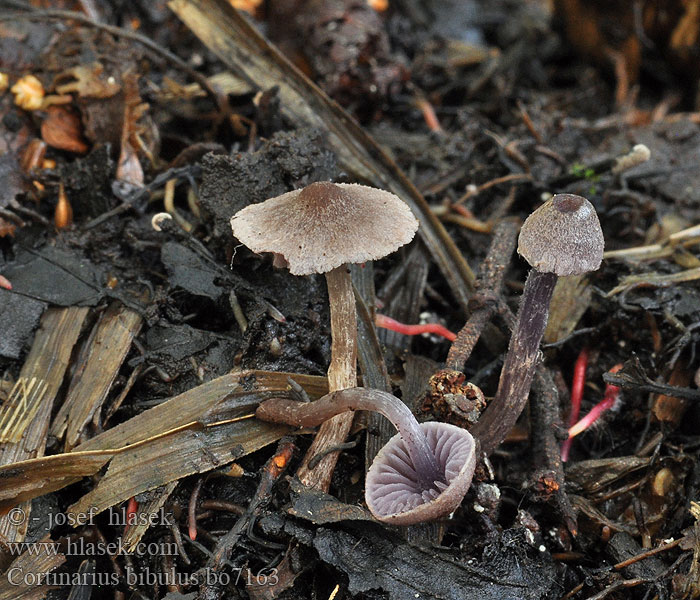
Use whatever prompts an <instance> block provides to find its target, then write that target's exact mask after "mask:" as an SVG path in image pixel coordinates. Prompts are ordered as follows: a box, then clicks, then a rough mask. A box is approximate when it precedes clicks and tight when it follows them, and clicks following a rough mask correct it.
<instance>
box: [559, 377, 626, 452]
mask: <svg viewBox="0 0 700 600" xmlns="http://www.w3.org/2000/svg"><path fill="white" fill-rule="evenodd" d="M621 368H622V365H621V364H619V365H615V366H614V367H613V368H612V369H610V371H608V372H609V373H617V372H618V371H619V370H620V369H621ZM619 395H620V388H619V387H617V386H616V385H612V384H610V383H608V384H607V385H606V386H605V395H604V396H603V399H602V400H601V401H600V402H598V404H596V405H595V406H594V407H593V408H592V409H591V410H590V412H589V413H588V414H587V415H586V416H585V417H583V418H582V419H581V420H579V421H578V422H577V423H575V424H574V425H573V426H572V427H569V439H568V440H567V441H570V440H571V439H572V438H573V437H575V436H577V435H578V434H579V433H581V432H583V431H585V430H586V429H588V428H589V427H590V426H591V425H592V424H593V423H595V422H596V421H597V420H598V419H599V418H600V416H601V415H602V414H603V413H604V412H605V411H606V410H608V409H609V408H611V407H612V405H613V404H615V400H617V397H618V396H619Z"/></svg>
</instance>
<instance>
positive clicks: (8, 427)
mask: <svg viewBox="0 0 700 600" xmlns="http://www.w3.org/2000/svg"><path fill="white" fill-rule="evenodd" d="M47 390H48V385H47V384H46V382H45V381H39V380H37V378H36V377H32V378H31V379H30V380H27V379H26V378H25V377H20V378H19V379H18V380H17V382H16V383H15V385H14V387H13V388H12V390H11V391H10V396H9V397H8V399H7V402H5V404H3V405H2V408H0V442H12V443H13V444H16V443H17V442H19V441H20V440H21V439H22V435H23V434H24V432H25V430H26V429H27V427H29V424H30V423H31V422H32V419H33V418H34V417H35V416H36V413H37V412H38V411H39V408H40V407H41V401H42V400H43V398H44V395H45V394H46V391H47Z"/></svg>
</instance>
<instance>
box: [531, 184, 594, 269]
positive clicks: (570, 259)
mask: <svg viewBox="0 0 700 600" xmlns="http://www.w3.org/2000/svg"><path fill="white" fill-rule="evenodd" d="M603 246H604V241H603V232H602V230H601V228H600V221H598V215H597V214H596V212H595V209H594V208H593V205H592V204H591V203H590V202H589V201H588V200H586V199H585V198H583V197H581V196H576V195H574V194H557V195H556V196H554V197H552V198H551V199H550V200H548V201H547V202H545V203H544V204H543V205H542V206H540V207H539V208H538V209H537V210H536V211H534V212H533V213H532V214H531V215H530V216H529V217H528V218H527V219H526V220H525V223H523V226H522V229H521V230H520V237H518V253H519V254H520V255H521V256H522V257H523V258H524V259H525V260H526V261H527V262H529V263H530V265H531V266H532V267H534V268H535V269H537V270H538V271H541V272H543V273H555V274H557V275H559V276H564V275H580V274H582V273H588V272H589V271H595V270H596V269H598V267H600V263H601V262H602V260H603Z"/></svg>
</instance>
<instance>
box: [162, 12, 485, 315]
mask: <svg viewBox="0 0 700 600" xmlns="http://www.w3.org/2000/svg"><path fill="white" fill-rule="evenodd" d="M168 6H169V7H170V8H171V9H172V10H173V11H174V12H175V13H176V14H177V16H178V17H180V19H182V20H183V21H184V22H185V24H186V25H187V26H188V27H189V28H190V29H191V30H192V31H193V32H194V33H195V35H197V37H199V39H200V40H202V42H203V43H204V44H205V45H206V46H207V47H208V48H209V49H210V50H211V51H212V52H214V54H216V55H217V56H218V57H219V58H220V59H221V60H222V61H223V62H224V64H226V65H227V66H228V67H229V68H230V69H231V70H233V71H235V72H236V73H238V74H241V75H242V76H243V77H244V78H245V79H246V80H248V81H249V82H250V83H251V84H252V85H254V86H256V87H258V88H262V89H268V88H271V87H273V86H278V87H279V96H280V98H281V100H282V102H281V109H280V110H281V112H282V114H283V115H284V116H285V117H286V118H288V119H289V120H290V121H291V122H296V123H299V124H300V125H305V126H309V127H313V128H315V129H317V130H320V131H323V132H324V133H325V134H326V137H327V143H328V144H329V145H330V147H331V148H332V149H333V150H334V151H335V153H336V155H337V157H338V162H339V164H340V166H341V167H342V168H343V169H345V170H346V171H348V172H349V173H351V174H352V175H353V176H354V177H356V178H357V179H359V180H360V181H363V182H366V183H369V184H371V185H374V186H376V187H380V188H383V189H387V190H390V191H391V192H393V193H395V194H396V195H397V196H399V197H400V198H401V199H402V200H403V201H404V202H406V203H407V204H408V205H409V206H410V207H411V210H412V211H413V213H414V214H415V215H416V217H417V218H418V219H419V221H420V224H421V227H420V230H419V233H420V235H421V236H422V238H423V241H424V242H425V244H426V246H427V247H428V249H429V251H430V254H431V255H432V257H433V259H434V260H435V262H436V263H437V265H438V266H439V268H440V270H441V271H442V273H443V275H444V276H445V278H446V279H447V281H448V282H449V285H450V288H451V289H452V293H453V294H454V295H455V298H456V299H457V300H458V301H459V303H460V304H461V305H462V307H463V308H465V310H466V307H467V300H468V298H469V294H470V292H471V290H472V287H473V283H474V274H473V273H472V271H471V269H470V268H469V265H468V264H467V262H466V261H465V260H464V258H463V256H462V254H461V252H460V251H459V250H458V248H457V246H456V245H455V243H454V242H453V241H452V239H451V238H450V236H449V235H448V234H447V232H446V231H445V229H444V227H443V226H442V224H441V223H440V221H439V220H438V219H437V217H436V216H435V215H433V214H432V212H431V211H430V208H429V207H428V204H427V203H426V201H425V199H424V198H423V196H422V195H421V194H420V192H419V191H418V190H417V189H416V187H415V186H414V185H413V184H412V183H411V182H410V181H409V180H408V178H407V177H406V176H405V175H404V173H403V172H402V171H401V169H400V168H399V167H398V166H397V165H396V163H394V161H392V160H391V158H390V157H389V156H388V155H387V154H386V153H385V152H384V150H382V148H381V147H380V146H379V145H378V144H377V143H376V142H375V141H374V140H373V139H372V138H371V137H370V136H369V135H368V134H367V133H365V131H364V130H363V129H362V128H361V127H360V126H359V125H358V124H357V122H356V121H355V120H354V119H353V118H352V117H351V116H350V115H349V114H348V113H346V112H345V111H344V110H343V109H342V108H341V107H340V106H339V105H338V104H336V103H335V102H333V101H332V100H331V99H330V98H329V97H328V96H326V94H324V93H323V91H321V89H319V88H318V87H317V86H316V85H314V84H313V83H312V82H311V81H310V80H309V79H308V78H307V77H306V76H305V75H304V74H303V73H301V72H300V71H299V70H298V69H297V68H296V67H295V66H294V65H292V64H291V63H290V62H289V61H288V60H287V59H286V58H285V57H284V56H282V54H281V53H280V52H279V50H277V48H275V47H274V46H272V45H271V44H269V43H268V42H267V41H266V40H265V39H264V38H263V37H262V36H261V35H260V34H259V33H258V32H257V31H256V30H255V29H254V28H253V27H251V26H250V24H249V23H248V22H247V21H246V20H245V18H243V17H242V16H241V15H240V13H238V12H237V11H236V10H235V9H234V8H233V7H232V6H231V5H230V4H229V3H228V2H226V0H171V1H170V2H169V3H168Z"/></svg>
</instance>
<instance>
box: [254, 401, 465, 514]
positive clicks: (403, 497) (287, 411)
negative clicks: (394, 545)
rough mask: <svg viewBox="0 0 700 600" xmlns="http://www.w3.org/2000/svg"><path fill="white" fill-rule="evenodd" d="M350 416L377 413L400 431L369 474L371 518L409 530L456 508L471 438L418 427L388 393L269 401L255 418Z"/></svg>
mask: <svg viewBox="0 0 700 600" xmlns="http://www.w3.org/2000/svg"><path fill="white" fill-rule="evenodd" d="M354 410H372V411H375V412H379V413H381V414H382V415H384V416H385V417H386V418H387V419H389V420H390V421H391V422H392V423H393V425H394V427H396V429H397V430H398V434H396V435H395V436H394V437H392V438H391V439H390V440H389V442H388V443H387V444H386V445H385V446H384V447H383V448H382V449H381V450H380V451H379V453H378V454H377V456H376V457H375V459H374V462H373V463H372V466H371V467H370V468H369V471H368V472H367V479H366V482H365V501H366V502H367V506H368V507H369V510H370V511H371V513H372V514H373V515H374V516H375V518H377V519H378V520H379V521H383V522H385V523H391V524H394V525H412V524H414V523H420V522H422V521H432V520H435V519H439V518H440V517H444V516H447V515H449V514H450V513H451V512H453V511H454V510H455V509H456V508H457V507H458V506H459V505H460V503H461V502H462V498H464V495H465V494H466V493H467V490H468V489H469V486H470V484H471V480H472V476H473V474H474V467H475V465H476V452H475V443H474V438H473V437H472V436H471V434H470V433H469V432H468V431H466V430H465V429H462V428H460V427H457V426H455V425H450V424H448V423H437V422H429V423H421V424H419V423H418V421H416V418H415V417H414V416H413V413H411V411H410V410H409V409H408V407H407V406H406V405H405V404H404V403H403V402H402V401H401V400H399V399H398V398H396V397H395V396H392V395H391V394H389V393H387V392H383V391H381V390H374V389H367V388H352V389H345V390H341V391H337V392H331V393H330V394H327V395H325V396H323V397H322V398H320V399H319V400H316V401H315V402H299V401H295V400H287V399H281V398H273V399H270V400H266V401H265V402H263V403H261V404H260V406H259V407H258V410H257V411H256V413H255V415H256V417H257V418H259V419H261V420H263V421H270V422H273V423H287V424H289V425H296V426H298V427H314V426H316V425H318V424H320V423H322V422H323V421H325V420H326V419H328V418H330V417H332V416H334V415H337V414H340V413H343V412H346V411H354Z"/></svg>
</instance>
